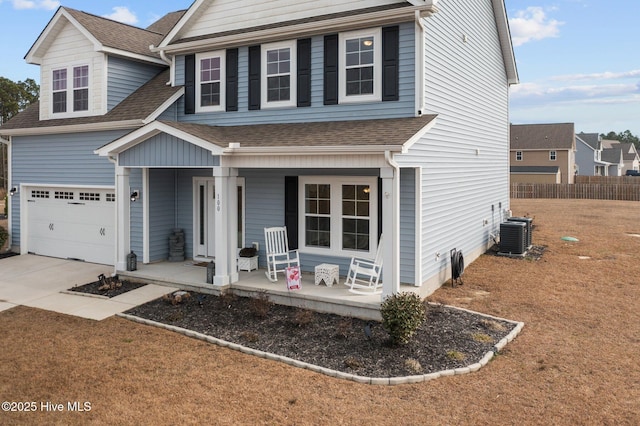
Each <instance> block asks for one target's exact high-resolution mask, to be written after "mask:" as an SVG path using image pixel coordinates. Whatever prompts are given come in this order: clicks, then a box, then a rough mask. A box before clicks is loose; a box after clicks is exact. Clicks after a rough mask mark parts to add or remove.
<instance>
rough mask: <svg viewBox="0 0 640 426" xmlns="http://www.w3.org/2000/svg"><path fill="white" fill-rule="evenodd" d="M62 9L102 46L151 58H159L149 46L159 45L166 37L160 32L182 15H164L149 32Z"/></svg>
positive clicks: (77, 11)
mask: <svg viewBox="0 0 640 426" xmlns="http://www.w3.org/2000/svg"><path fill="white" fill-rule="evenodd" d="M63 9H64V10H66V11H67V12H68V13H69V14H70V15H71V16H72V17H73V18H74V19H75V20H77V21H78V22H79V23H80V25H82V26H83V27H84V28H86V30H87V31H89V32H90V33H91V35H93V36H94V37H95V38H96V39H97V40H98V41H99V42H100V43H102V45H103V46H106V47H111V48H113V49H118V50H124V51H127V52H131V53H136V54H139V55H144V56H153V57H159V54H157V53H153V52H151V51H150V50H149V46H150V45H152V44H153V45H155V46H157V45H158V44H160V42H161V41H162V39H163V38H164V36H165V35H166V33H164V32H160V31H165V30H167V28H168V27H169V25H170V23H171V22H173V25H175V24H176V22H178V19H180V17H182V15H180V16H177V15H175V12H174V13H172V14H169V15H171V16H169V15H166V16H165V17H163V18H161V19H160V20H159V21H156V24H157V25H155V24H152V25H151V27H153V28H154V29H155V30H149V29H143V28H138V27H134V26H131V25H127V24H123V23H121V22H116V21H112V20H111V19H107V18H102V17H100V16H96V15H92V14H90V13H86V12H82V11H79V10H75V9H70V8H68V7H63ZM183 13H184V12H183ZM176 18H177V19H176ZM173 25H171V27H170V28H168V30H171V28H173ZM158 30H160V31H158Z"/></svg>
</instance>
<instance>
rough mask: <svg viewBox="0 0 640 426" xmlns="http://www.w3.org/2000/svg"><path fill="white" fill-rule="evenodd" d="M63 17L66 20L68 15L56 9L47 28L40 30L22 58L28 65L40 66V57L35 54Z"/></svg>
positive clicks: (62, 10)
mask: <svg viewBox="0 0 640 426" xmlns="http://www.w3.org/2000/svg"><path fill="white" fill-rule="evenodd" d="M63 15H65V16H66V17H67V18H68V15H69V14H68V13H66V14H65V10H64V8H62V7H60V8H58V10H57V11H56V13H55V15H53V17H52V18H51V20H50V21H49V23H48V24H47V26H46V27H45V28H44V30H42V33H40V36H38V39H37V40H36V41H35V42H34V43H33V45H32V46H31V48H30V49H29V51H28V52H27V54H26V55H25V56H24V59H25V61H26V62H27V63H28V64H34V65H40V64H41V59H42V56H41V55H37V52H38V51H39V50H40V49H41V48H42V45H43V44H44V42H45V40H47V39H48V38H49V36H50V35H51V32H52V31H53V29H54V28H55V26H56V25H58V23H59V21H60V19H61V17H62V16H63Z"/></svg>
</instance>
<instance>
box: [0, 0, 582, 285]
mask: <svg viewBox="0 0 640 426" xmlns="http://www.w3.org/2000/svg"><path fill="white" fill-rule="evenodd" d="M150 46H151V47H150ZM26 59H27V61H28V62H30V63H33V64H37V65H39V66H40V69H41V79H40V81H41V91H40V92H41V98H40V102H39V103H38V104H35V105H33V106H32V107H30V108H28V109H27V110H26V111H24V112H23V113H21V114H19V115H18V116H16V117H15V118H14V119H12V120H11V121H9V122H8V123H6V125H4V126H3V127H1V128H0V136H2V137H4V138H5V139H7V140H8V141H9V142H8V144H9V151H10V163H11V170H10V180H11V181H10V187H15V188H16V189H17V190H18V192H17V193H16V194H15V195H14V196H13V197H12V198H11V203H10V228H11V234H12V244H13V247H14V249H16V250H19V251H20V253H28V252H35V253H37V254H43V255H48V256H56V257H63V258H67V257H69V258H79V259H84V260H86V261H91V262H98V263H105V264H113V265H114V267H115V270H116V271H124V270H125V269H126V260H127V255H128V254H129V253H130V251H131V250H133V251H134V252H135V253H136V254H137V256H138V261H139V262H143V263H153V262H161V261H164V260H166V259H167V258H168V257H169V248H168V237H169V235H170V234H171V233H172V231H173V229H174V228H181V229H183V230H184V233H185V245H184V250H185V254H186V256H187V257H189V258H194V259H202V260H209V259H213V258H215V265H216V269H215V277H214V280H213V281H214V284H215V285H218V286H226V285H230V284H233V283H235V282H237V281H238V280H239V274H238V270H237V265H236V254H237V250H238V248H240V247H243V246H247V245H251V244H252V243H253V242H258V243H260V245H259V247H260V264H261V266H262V267H264V262H265V260H264V259H265V256H264V254H265V253H264V233H263V229H264V228H265V227H268V226H279V225H286V226H287V228H288V231H289V239H290V246H292V247H297V248H298V249H299V250H300V254H301V263H302V266H303V269H304V270H307V271H313V267H314V265H317V264H319V263H323V262H329V263H335V264H338V265H340V272H341V274H342V275H345V274H346V271H347V268H348V265H349V260H350V257H351V256H352V255H355V254H358V255H369V256H373V255H374V254H375V251H376V247H377V244H378V238H379V236H380V235H381V234H382V233H383V234H384V236H385V238H384V239H383V241H384V243H383V252H384V268H383V282H384V285H383V294H384V295H387V294H391V293H394V292H397V291H399V288H400V287H399V286H400V283H403V284H409V285H413V286H416V291H417V292H419V293H420V294H422V295H426V294H429V293H430V292H432V291H433V290H435V289H436V288H437V287H438V286H440V285H441V284H442V283H443V282H444V281H446V280H447V279H448V278H449V277H450V274H451V272H450V268H451V265H450V259H449V253H450V251H451V250H452V249H454V248H455V249H458V250H461V251H462V252H463V254H464V256H465V260H466V261H467V263H469V262H470V261H473V260H474V259H475V258H477V257H478V256H480V255H481V254H482V253H484V252H485V251H486V249H487V248H488V247H489V246H490V245H491V244H492V239H491V235H492V234H496V233H497V232H498V230H499V225H500V223H501V222H502V221H503V220H505V214H506V211H507V210H508V209H509V181H508V170H509V163H508V161H507V155H506V154H507V151H508V149H509V123H508V107H507V106H508V98H509V86H510V85H511V84H514V83H517V81H518V77H517V71H516V67H515V61H514V56H513V49H512V44H511V40H510V35H509V29H508V24H507V17H506V12H505V7H504V2H503V0H465V1H461V0H440V1H436V0H426V1H424V0H409V1H405V0H359V1H356V0H349V1H341V2H334V1H329V0H314V1H309V0H306V1H300V0H298V1H292V0H288V1H287V0H277V1H268V2H254V1H248V0H240V1H236V2H234V7H233V8H229V7H228V2H222V1H217V0H197V1H195V2H194V3H193V4H192V5H191V7H190V8H189V9H188V10H186V11H180V12H175V13H172V14H169V15H167V16H166V17H164V18H162V19H161V20H160V21H158V22H157V23H155V24H153V25H152V26H150V27H149V28H147V29H139V28H135V27H131V26H128V25H124V24H120V23H117V22H114V21H110V20H108V19H104V18H100V17H97V16H94V15H91V14H88V13H84V12H80V11H77V10H73V9H69V8H65V7H61V8H60V9H58V11H57V12H56V13H55V15H54V16H53V18H52V19H51V21H50V22H49V24H48V25H47V26H46V27H45V29H44V31H43V32H42V34H41V35H40V37H39V38H38V39H37V40H36V42H35V44H34V45H33V47H32V48H31V49H30V50H29V52H28V53H27V56H26ZM571 129H573V126H571ZM572 132H573V130H572ZM562 142H563V143H567V141H562ZM563 146H564V145H563ZM571 148H572V146H568V147H567V148H566V149H565V151H567V154H565V153H563V151H557V152H558V160H557V161H558V164H559V163H560V162H567V163H568V162H569V160H567V159H563V157H562V156H563V155H569V153H572V150H571ZM556 149H558V150H559V149H560V146H558V147H556ZM562 168H565V169H567V168H569V166H568V165H567V166H562ZM565 175H566V172H565ZM203 280H204V278H203Z"/></svg>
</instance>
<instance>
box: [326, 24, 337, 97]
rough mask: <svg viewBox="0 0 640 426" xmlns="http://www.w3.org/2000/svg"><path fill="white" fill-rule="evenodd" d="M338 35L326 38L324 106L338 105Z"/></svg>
mask: <svg viewBox="0 0 640 426" xmlns="http://www.w3.org/2000/svg"><path fill="white" fill-rule="evenodd" d="M338 72H339V70H338V34H332V35H328V36H325V37H324V104H325V105H337V104H338Z"/></svg>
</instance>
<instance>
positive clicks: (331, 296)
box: [119, 260, 416, 320]
mask: <svg viewBox="0 0 640 426" xmlns="http://www.w3.org/2000/svg"><path fill="white" fill-rule="evenodd" d="M137 268H138V269H137V270H136V271H127V272H124V271H122V272H119V275H120V276H121V277H123V278H128V279H132V280H139V281H145V282H149V283H153V284H159V285H166V286H168V287H180V288H182V289H184V290H190V291H197V292H201V293H210V294H215V295H218V294H220V293H221V292H228V291H230V292H232V293H234V294H236V295H238V296H249V297H251V296H253V297H255V296H257V295H259V294H267V295H268V297H269V300H271V301H272V302H274V303H277V304H281V305H289V306H297V307H300V308H305V309H311V310H314V311H318V312H328V313H334V314H338V315H344V316H351V317H355V318H363V319H371V320H380V303H381V301H382V296H381V295H380V294H371V295H362V294H354V293H351V292H350V291H349V290H348V288H347V287H346V286H345V285H344V284H343V283H344V277H340V283H339V284H334V285H333V286H332V287H327V286H326V285H324V284H323V283H321V284H320V285H317V286H316V285H315V284H314V274H313V273H312V272H303V273H302V280H301V284H302V288H301V289H300V290H291V291H289V290H287V286H286V281H285V279H284V276H283V275H282V274H279V276H278V282H276V283H272V282H270V281H269V280H268V279H267V277H266V276H265V269H264V268H262V269H257V270H253V271H251V272H246V271H240V272H239V280H238V281H237V282H235V283H232V284H227V285H222V286H219V285H213V284H207V268H206V267H203V266H196V265H195V264H194V263H193V262H192V261H190V260H185V261H184V262H158V263H151V264H138V266H137ZM415 289H416V287H413V286H401V289H400V291H415Z"/></svg>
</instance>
